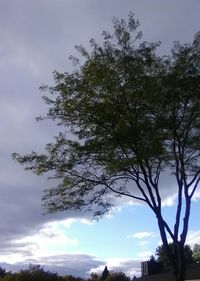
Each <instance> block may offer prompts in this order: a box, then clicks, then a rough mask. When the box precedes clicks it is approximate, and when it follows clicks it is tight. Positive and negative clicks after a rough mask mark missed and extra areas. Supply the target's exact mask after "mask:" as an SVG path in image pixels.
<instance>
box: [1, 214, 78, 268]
mask: <svg viewBox="0 0 200 281" xmlns="http://www.w3.org/2000/svg"><path fill="white" fill-rule="evenodd" d="M75 221H76V220H75V219H67V220H62V221H54V222H49V223H46V224H44V225H43V226H42V228H41V229H40V230H38V231H37V232H36V233H34V234H32V235H27V236H24V237H23V238H20V239H16V240H13V241H12V243H11V244H12V246H14V247H15V248H16V249H17V250H18V253H17V254H15V253H14V254H13V253H12V248H11V249H10V252H8V253H7V254H5V253H3V255H2V256H1V255H0V261H2V262H3V261H4V262H8V263H14V262H16V260H17V261H18V262H22V261H25V260H26V259H27V253H28V256H29V258H32V259H38V258H39V257H42V256H51V255H62V254H66V251H67V248H68V247H69V246H72V247H76V246H77V245H78V243H79V241H78V239H77V238H71V237H69V236H68V235H67V233H66V230H67V229H68V228H70V226H71V225H72V223H74V222H75ZM25 253H26V255H25Z"/></svg>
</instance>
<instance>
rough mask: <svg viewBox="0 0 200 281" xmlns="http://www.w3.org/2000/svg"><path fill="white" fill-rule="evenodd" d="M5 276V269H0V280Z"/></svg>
mask: <svg viewBox="0 0 200 281" xmlns="http://www.w3.org/2000/svg"><path fill="white" fill-rule="evenodd" d="M5 275H6V269H5V268H2V267H0V278H1V277H4V276H5Z"/></svg>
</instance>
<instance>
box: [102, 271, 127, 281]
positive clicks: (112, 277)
mask: <svg viewBox="0 0 200 281" xmlns="http://www.w3.org/2000/svg"><path fill="white" fill-rule="evenodd" d="M105 280H106V281H130V280H131V279H130V277H128V276H126V275H125V274H124V273H123V272H112V273H111V274H109V275H108V277H107V278H106V279H105Z"/></svg>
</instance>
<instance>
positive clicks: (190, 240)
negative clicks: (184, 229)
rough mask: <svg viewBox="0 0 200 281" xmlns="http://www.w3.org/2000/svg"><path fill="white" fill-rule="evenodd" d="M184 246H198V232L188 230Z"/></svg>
mask: <svg viewBox="0 0 200 281" xmlns="http://www.w3.org/2000/svg"><path fill="white" fill-rule="evenodd" d="M186 244H189V245H190V246H192V247H193V246H194V244H200V230H196V231H194V230H190V231H189V232H188V235H187V240H186Z"/></svg>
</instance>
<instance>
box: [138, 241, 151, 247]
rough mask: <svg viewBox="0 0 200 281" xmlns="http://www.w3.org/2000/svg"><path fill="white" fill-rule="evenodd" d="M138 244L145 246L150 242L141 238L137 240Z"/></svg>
mask: <svg viewBox="0 0 200 281" xmlns="http://www.w3.org/2000/svg"><path fill="white" fill-rule="evenodd" d="M138 244H139V245H140V246H145V245H148V244H150V241H147V240H142V241H140V242H138Z"/></svg>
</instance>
